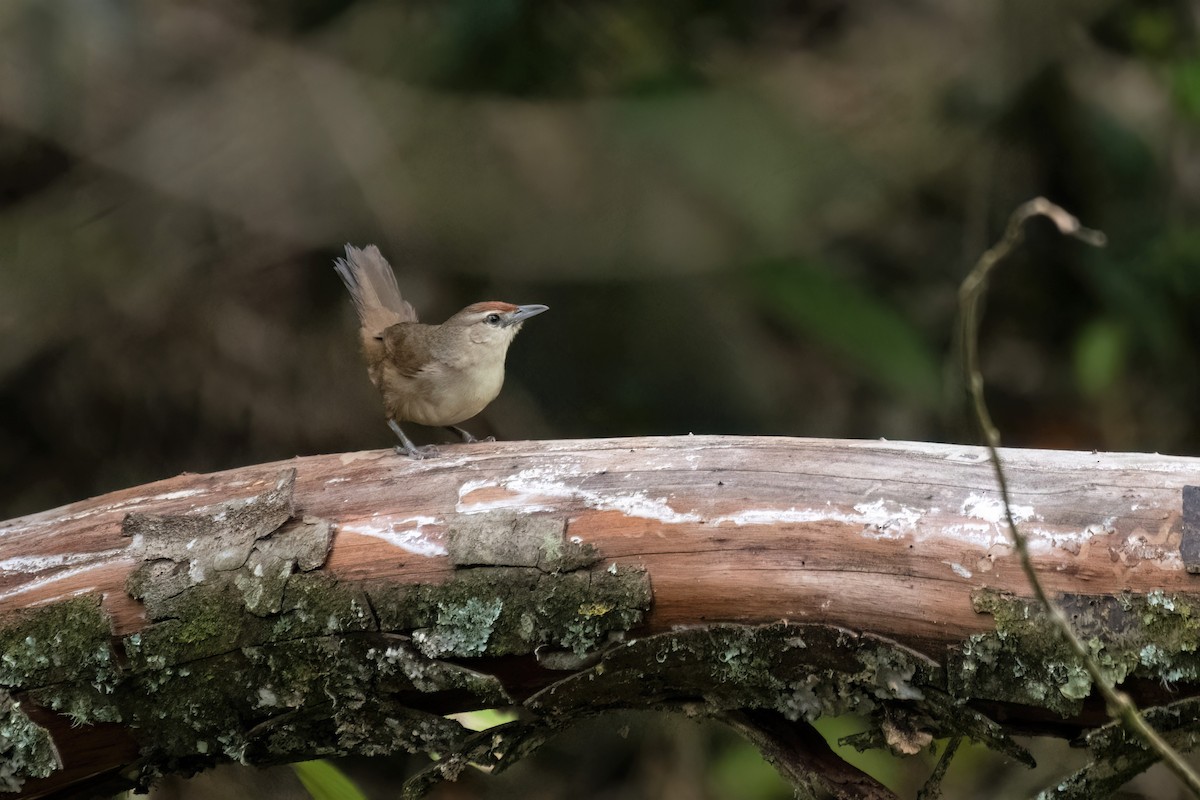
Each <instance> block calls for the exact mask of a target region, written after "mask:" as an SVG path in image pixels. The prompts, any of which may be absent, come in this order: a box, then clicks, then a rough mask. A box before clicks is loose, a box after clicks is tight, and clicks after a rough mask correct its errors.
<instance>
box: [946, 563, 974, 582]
mask: <svg viewBox="0 0 1200 800" xmlns="http://www.w3.org/2000/svg"><path fill="white" fill-rule="evenodd" d="M942 563H943V564H945V565H946V566H948V567H949V568H950V571H951V572H953V573H954V574H955V575H957V576H958V577H960V578H970V577H971V570H969V569H967V568H966V567H964V566H963V565H962V564H959V563H958V562H957V561H943V562H942Z"/></svg>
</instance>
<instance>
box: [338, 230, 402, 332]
mask: <svg viewBox="0 0 1200 800" xmlns="http://www.w3.org/2000/svg"><path fill="white" fill-rule="evenodd" d="M333 268H334V269H335V270H337V274H338V277H340V278H341V279H342V283H344V284H346V288H347V289H348V290H349V291H350V299H351V300H353V301H354V309H355V310H356V311H357V312H358V320H359V322H360V323H361V324H362V328H363V334H364V335H365V336H370V337H376V336H379V335H380V334H381V333H383V331H384V329H386V328H389V327H391V326H392V325H395V324H396V323H398V322H416V321H417V312H416V311H415V310H414V309H413V307H412V306H411V305H410V304H409V303H408V302H407V301H405V299H404V298H403V297H401V296H400V287H399V286H397V285H396V273H394V272H392V266H391V264H389V263H388V262H387V259H386V258H384V257H383V254H382V253H380V252H379V248H378V247H376V246H375V245H373V244H370V245H367V246H366V247H364V248H363V249H361V250H359V249H358V248H357V247H352V246H351V245H346V257H345V258H338V259H334V262H333Z"/></svg>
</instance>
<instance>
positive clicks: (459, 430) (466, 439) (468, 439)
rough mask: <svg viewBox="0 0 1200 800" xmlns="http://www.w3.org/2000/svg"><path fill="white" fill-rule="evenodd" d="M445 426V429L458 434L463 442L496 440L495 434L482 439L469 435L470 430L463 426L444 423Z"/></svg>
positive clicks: (473, 442)
mask: <svg viewBox="0 0 1200 800" xmlns="http://www.w3.org/2000/svg"><path fill="white" fill-rule="evenodd" d="M445 428H446V430H448V431H450V432H451V433H454V434H457V435H458V436H459V438H461V439H462V440H463V444H475V443H476V442H494V441H496V437H495V436H486V437H484V438H482V439H477V438H475V437H474V436H472V435H471V432H470V431H468V430H466V429H464V428H460V427H458V426H457V425H446V426H445Z"/></svg>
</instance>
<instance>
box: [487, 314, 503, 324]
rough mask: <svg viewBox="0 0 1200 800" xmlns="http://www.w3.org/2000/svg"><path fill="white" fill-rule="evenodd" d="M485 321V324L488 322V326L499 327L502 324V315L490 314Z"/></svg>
mask: <svg viewBox="0 0 1200 800" xmlns="http://www.w3.org/2000/svg"><path fill="white" fill-rule="evenodd" d="M483 319H484V321H485V322H487V324H488V325H499V324H500V315H499V314H488V315H487V316H486V317H484V318H483Z"/></svg>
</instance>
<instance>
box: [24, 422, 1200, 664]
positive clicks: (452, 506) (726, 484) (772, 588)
mask: <svg viewBox="0 0 1200 800" xmlns="http://www.w3.org/2000/svg"><path fill="white" fill-rule="evenodd" d="M443 452H444V455H443V456H442V457H440V458H436V459H429V460H425V461H411V460H408V459H406V458H401V457H397V456H396V455H395V454H393V453H392V452H391V451H371V452H361V453H348V454H343V455H327V456H311V457H306V458H297V459H293V460H291V461H287V462H280V463H276V464H265V465H257V466H252V467H244V468H241V469H234V470H229V471H226V472H220V473H214V474H211V475H192V474H183V475H179V476H177V477H174V478H170V479H167V480H164V481H159V482H157V483H153V484H148V485H145V486H139V487H135V488H131V489H126V490H123V491H118V492H113V493H112V494H108V495H105V496H103V497H97V498H93V499H90V500H85V501H82V502H79V503H73V504H71V505H68V506H64V507H62V508H59V509H54V510H51V511H46V512H43V513H40V514H34V515H31V516H27V517H23V518H20V519H15V520H10V521H8V522H3V523H0V615H2V614H4V613H6V612H9V611H12V610H15V609H19V608H23V607H27V606H31V605H38V604H43V603H48V602H52V601H54V600H58V599H62V598H64V597H68V596H72V595H77V594H82V593H89V592H101V593H103V594H104V596H105V606H106V608H107V609H108V610H109V611H110V612H111V613H112V615H113V617H114V619H115V620H116V625H117V630H116V632H117V633H118V634H124V633H128V632H130V631H133V630H136V629H138V628H139V627H140V626H141V625H142V624H143V619H142V617H141V614H140V611H139V607H138V604H137V603H135V602H134V601H133V600H131V599H130V598H129V597H128V596H127V595H126V593H125V590H124V581H125V578H126V576H127V574H128V572H129V571H130V569H131V568H132V567H133V566H134V561H133V559H132V558H130V557H128V556H127V551H128V548H129V546H130V541H129V539H128V538H126V537H123V536H122V535H121V521H122V519H123V518H124V516H125V515H126V514H127V513H129V512H131V511H138V512H144V513H160V514H162V513H186V512H188V511H190V510H195V509H197V508H200V507H203V506H204V505H205V504H208V503H215V502H217V501H220V500H223V499H227V498H229V497H236V496H239V495H240V494H250V493H252V492H253V491H255V490H256V489H259V488H261V485H263V484H264V483H266V482H270V481H273V480H274V477H275V475H276V474H277V473H278V472H279V469H280V468H281V467H285V466H293V467H295V468H296V469H297V471H298V474H297V482H296V503H297V513H298V514H310V515H313V516H318V517H323V518H326V519H329V520H332V521H334V522H336V523H337V526H338V528H337V535H336V538H335V542H334V548H333V552H332V554H331V556H330V558H329V561H328V562H327V564H326V566H325V569H326V570H328V571H329V572H331V573H333V574H335V575H338V576H344V577H347V578H353V579H365V578H379V579H385V580H391V581H400V582H405V581H416V580H419V581H423V582H424V581H429V580H430V579H431V578H435V577H437V576H439V575H442V574H449V572H450V571H451V567H450V566H449V564H448V563H447V561H446V559H445V558H444V554H445V548H444V542H443V539H442V536H443V533H444V531H445V529H446V526H447V524H448V523H449V521H450V520H452V519H453V518H454V517H455V516H457V515H463V514H468V515H469V514H478V513H482V512H488V511H494V510H499V509H511V510H517V511H522V512H536V513H547V514H555V515H560V516H564V517H566V518H567V519H568V534H569V535H570V536H574V537H578V538H580V539H582V540H583V541H585V542H588V543H591V544H593V545H594V546H595V547H596V548H597V549H598V550H599V551H600V553H601V554H602V556H603V557H604V558H605V559H610V560H613V561H617V562H620V563H626V562H627V563H632V564H638V565H641V566H644V567H646V568H647V569H648V570H649V571H650V575H651V579H652V581H653V585H654V609H653V611H652V613H651V615H650V617H649V620H648V623H649V628H650V629H654V630H662V629H667V628H669V627H670V626H672V625H681V624H688V623H694V622H709V621H715V620H726V621H736V622H770V621H775V620H780V619H788V620H793V621H806V622H814V621H819V622H826V623H831V624H836V625H844V626H847V627H850V628H852V629H855V630H866V631H873V632H876V633H880V634H883V635H886V636H889V637H891V638H894V639H896V640H898V641H901V642H904V643H906V644H910V645H914V646H916V647H918V649H924V650H928V651H930V652H933V651H935V650H936V648H938V647H939V645H941V644H943V643H945V642H947V641H952V640H957V639H959V638H961V637H962V636H963V635H964V634H967V633H971V632H975V631H979V630H982V629H986V628H988V627H989V625H990V623H989V621H988V620H987V619H986V618H981V617H980V615H979V614H977V613H975V611H973V610H972V607H971V602H970V592H971V590H972V589H975V588H978V587H985V586H986V587H991V588H994V589H998V590H1004V591H1011V592H1013V593H1016V594H1018V595H1026V594H1028V591H1027V586H1026V584H1025V580H1024V577H1023V576H1022V575H1021V572H1020V569H1019V566H1018V564H1017V562H1016V559H1015V557H1014V555H1013V552H1012V548H1011V547H1010V546H1009V542H1008V533H1007V531H1006V530H1005V527H1004V525H1003V524H1002V506H1001V505H1000V502H999V500H998V494H997V492H996V491H995V488H994V486H995V480H994V476H993V473H992V467H991V465H990V464H989V463H988V461H987V455H986V451H985V450H983V449H982V448H979V447H972V446H964V445H944V444H925V443H908V442H886V441H847V440H813V439H808V440H806V439H787V438H748V437H707V436H687V437H674V438H639V439H609V440H584V441H554V442H521V443H511V442H510V443H498V444H477V445H471V446H452V447H446V448H445V449H444V451H443ZM1002 453H1003V459H1004V464H1005V466H1006V469H1007V471H1008V474H1009V476H1010V481H1011V484H1012V492H1013V501H1014V505H1015V508H1016V509H1017V513H1018V519H1019V521H1020V522H1021V523H1022V529H1023V530H1024V532H1025V534H1026V535H1027V536H1028V537H1029V540H1030V544H1031V548H1032V550H1033V554H1034V557H1035V560H1036V562H1037V565H1038V568H1039V570H1040V571H1041V573H1042V575H1043V579H1044V581H1045V582H1046V585H1047V588H1048V589H1049V590H1050V591H1052V592H1076V593H1115V592H1119V591H1121V590H1129V591H1133V592H1138V593H1142V592H1147V591H1150V590H1153V589H1162V590H1166V591H1185V592H1191V591H1196V590H1197V588H1198V587H1200V577H1196V576H1192V575H1189V574H1188V573H1187V572H1186V571H1185V570H1184V568H1183V563H1182V560H1181V558H1180V555H1179V545H1180V533H1181V491H1182V488H1183V487H1184V485H1186V484H1189V483H1191V484H1197V483H1200V459H1197V458H1181V457H1171V456H1160V455H1146V454H1105V453H1082V452H1063V451H1038V450H1004V451H1002ZM256 484H257V486H256Z"/></svg>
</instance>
